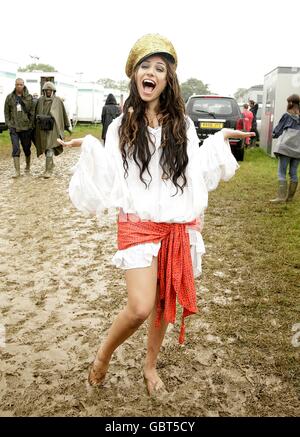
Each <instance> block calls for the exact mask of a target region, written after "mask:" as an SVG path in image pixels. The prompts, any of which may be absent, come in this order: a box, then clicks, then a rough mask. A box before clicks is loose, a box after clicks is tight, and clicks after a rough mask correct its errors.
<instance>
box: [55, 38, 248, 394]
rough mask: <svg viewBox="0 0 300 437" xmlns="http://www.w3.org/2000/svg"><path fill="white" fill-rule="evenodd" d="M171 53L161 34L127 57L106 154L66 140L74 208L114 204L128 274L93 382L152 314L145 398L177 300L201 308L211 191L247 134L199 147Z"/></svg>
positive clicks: (121, 261) (119, 256) (229, 171)
mask: <svg viewBox="0 0 300 437" xmlns="http://www.w3.org/2000/svg"><path fill="white" fill-rule="evenodd" d="M176 67H177V55H176V52H175V49H174V47H173V45H172V44H171V43H170V41H168V40H167V39H166V38H164V37H162V36H160V35H156V34H149V35H145V36H143V37H142V38H141V39H139V40H138V41H137V42H136V44H135V45H134V46H133V48H132V49H131V51H130V53H129V57H128V60H127V64H126V73H127V75H128V77H129V78H130V94H129V97H128V99H127V100H126V102H125V105H124V110H123V115H122V116H120V117H119V118H118V119H116V120H114V121H113V122H112V124H111V125H110V126H109V129H108V132H107V136H106V147H105V149H104V148H103V147H102V148H101V147H99V145H98V144H97V140H96V139H93V137H91V136H87V137H86V138H84V139H77V140H72V141H71V142H69V143H64V142H62V141H60V143H61V144H63V145H67V146H78V145H80V144H82V153H81V156H80V159H79V162H78V164H77V167H76V170H75V173H74V175H73V177H72V180H71V183H70V188H69V192H70V197H71V200H72V202H73V203H74V205H75V206H76V207H77V208H78V209H80V210H82V211H86V212H92V213H96V214H101V212H102V211H103V209H104V208H110V207H118V208H120V214H119V220H118V249H119V250H118V251H117V253H116V254H115V256H114V257H113V263H114V264H115V265H116V266H117V267H120V268H122V269H124V270H125V277H126V285H127V293H128V302H127V305H126V307H125V308H124V309H123V310H122V311H121V312H120V313H119V314H118V315H117V317H116V319H115V320H114V322H113V324H112V325H111V327H110V329H109V330H108V333H107V336H106V338H105V339H104V340H103V342H102V344H101V345H100V348H99V350H98V352H97V354H96V357H95V360H94V362H93V364H92V365H91V368H90V372H89V377H88V380H89V382H90V384H92V385H95V384H101V383H102V382H103V380H104V378H105V375H106V372H107V369H108V366H109V362H110V359H111V356H112V354H113V352H114V351H115V349H116V348H117V347H118V346H119V345H120V344H122V343H123V342H124V341H125V340H126V339H127V338H128V337H129V336H131V335H132V334H133V333H134V332H135V331H136V330H137V329H138V327H139V326H140V325H142V323H143V322H144V321H145V320H146V319H147V318H148V317H149V331H148V345H147V354H146V359H145V362H144V366H143V374H144V378H145V382H146V386H147V389H148V393H149V394H150V395H151V394H153V393H155V392H156V391H157V390H161V389H163V387H164V384H163V382H162V380H161V379H160V377H159V375H158V373H157V370H156V364H157V357H158V353H159V350H160V347H161V344H162V342H163V338H164V335H165V332H166V329H167V325H168V323H169V322H172V323H174V322H175V317H176V299H177V300H178V302H179V303H180V304H181V306H182V307H183V313H182V321H181V329H180V339H179V340H180V342H181V343H182V342H183V341H184V319H185V317H187V316H188V315H190V314H193V313H195V312H196V311H197V307H196V291H195V285H194V277H193V276H197V275H199V273H200V272H201V255H202V254H203V253H204V251H205V250H204V245H203V241H202V237H201V234H200V232H199V229H201V216H202V215H203V212H204V209H205V207H206V206H207V193H208V190H212V189H215V188H216V187H217V185H218V183H219V181H220V179H223V180H228V179H229V178H230V177H232V176H233V175H234V173H235V171H236V169H237V168H238V164H237V162H236V160H235V159H234V157H233V155H232V154H231V151H230V146H229V143H228V141H227V138H228V137H229V136H230V137H232V138H246V137H247V136H251V135H252V134H251V133H244V132H240V131H232V130H228V129H223V130H222V131H220V132H218V133H216V134H215V135H214V136H211V137H209V138H208V139H207V140H206V141H205V142H204V144H203V145H202V146H201V147H200V148H199V140H198V137H197V134H196V130H195V127H194V125H193V123H192V121H191V120H190V119H188V118H187V117H186V116H185V107H184V102H183V100H182V97H181V94H180V87H179V83H178V79H177V75H176Z"/></svg>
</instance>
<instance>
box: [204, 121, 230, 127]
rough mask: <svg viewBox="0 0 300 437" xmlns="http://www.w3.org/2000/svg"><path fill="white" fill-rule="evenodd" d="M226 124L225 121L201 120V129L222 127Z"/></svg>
mask: <svg viewBox="0 0 300 437" xmlns="http://www.w3.org/2000/svg"><path fill="white" fill-rule="evenodd" d="M223 126H224V123H213V122H211V123H205V122H203V121H201V123H200V129H222V128H223Z"/></svg>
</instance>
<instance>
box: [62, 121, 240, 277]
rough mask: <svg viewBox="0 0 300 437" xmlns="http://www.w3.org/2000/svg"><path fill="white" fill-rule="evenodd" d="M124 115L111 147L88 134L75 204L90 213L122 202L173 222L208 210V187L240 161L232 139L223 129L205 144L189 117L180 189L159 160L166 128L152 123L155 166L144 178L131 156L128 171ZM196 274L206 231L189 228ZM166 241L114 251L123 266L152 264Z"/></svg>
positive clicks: (75, 180)
mask: <svg viewBox="0 0 300 437" xmlns="http://www.w3.org/2000/svg"><path fill="white" fill-rule="evenodd" d="M121 120H122V115H121V116H120V117H118V118H116V119H115V120H114V121H113V122H112V123H111V124H110V126H109V128H108V131H107V135H106V142H105V148H104V147H103V146H102V144H101V143H100V141H99V140H97V139H96V138H94V137H93V136H91V135H87V136H86V137H85V138H84V140H83V143H82V146H81V154H80V158H79V161H78V163H77V164H76V166H75V168H74V174H73V176H72V178H71V181H70V186H69V195H70V198H71V201H72V203H73V204H74V206H75V207H76V208H77V209H79V210H80V211H83V212H85V213H92V214H96V215H98V216H99V215H101V213H102V211H103V210H104V209H106V208H121V209H122V210H123V211H124V212H125V213H135V214H137V215H138V216H139V217H140V218H141V219H143V220H150V221H154V222H168V223H186V222H190V221H192V220H194V219H195V218H198V217H202V218H203V216H204V210H205V208H206V207H207V201H208V192H209V191H211V190H214V189H215V188H216V187H217V186H218V184H219V182H220V180H225V181H227V180H229V179H230V178H231V177H232V176H233V175H234V174H235V171H236V170H237V169H238V167H239V165H238V163H237V161H236V160H235V158H234V156H233V155H232V153H231V149H230V145H229V142H228V140H226V141H225V140H224V136H223V133H222V132H220V131H219V132H217V133H216V134H214V135H211V136H209V137H208V138H207V139H206V140H205V141H204V143H203V144H202V146H201V147H199V139H198V136H197V133H196V129H195V126H194V124H193V122H192V120H191V119H190V118H187V139H188V143H187V154H188V158H189V162H188V165H187V168H186V177H187V185H186V186H185V188H184V189H183V193H182V192H181V190H178V192H177V194H175V193H176V189H175V187H174V185H173V183H172V181H170V180H165V179H162V169H161V166H160V164H159V160H160V156H161V150H162V149H161V133H162V128H161V127H158V128H156V129H153V128H151V127H148V129H149V133H150V135H151V136H152V138H153V143H154V144H155V151H153V152H154V153H153V155H152V157H151V160H150V163H149V172H150V174H151V176H152V180H151V182H150V176H149V175H148V173H147V172H145V173H144V174H143V178H144V179H145V181H146V182H149V183H150V184H149V185H148V187H147V188H146V187H145V184H144V183H143V182H142V181H141V180H140V176H139V168H138V166H137V165H136V164H135V162H134V161H133V159H129V158H127V162H128V176H127V178H125V177H124V168H123V160H122V156H121V153H120V149H119V135H118V128H119V126H120V124H121ZM189 234H190V244H191V254H192V260H193V266H194V274H195V276H198V275H199V274H200V273H201V256H202V255H203V253H204V252H205V249H204V244H203V240H202V236H201V234H200V232H198V231H196V230H189ZM159 248H160V243H146V244H141V245H138V246H134V247H131V248H129V249H125V250H121V251H118V252H117V253H116V255H115V256H114V257H113V263H114V264H115V265H116V266H117V267H120V268H124V269H126V268H136V267H147V266H149V265H151V262H152V256H157V253H158V251H159Z"/></svg>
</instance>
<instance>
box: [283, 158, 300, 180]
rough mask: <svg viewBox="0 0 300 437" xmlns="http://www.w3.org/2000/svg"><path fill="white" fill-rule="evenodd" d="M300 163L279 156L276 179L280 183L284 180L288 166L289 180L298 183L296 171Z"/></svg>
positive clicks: (294, 159) (296, 160)
mask: <svg viewBox="0 0 300 437" xmlns="http://www.w3.org/2000/svg"><path fill="white" fill-rule="evenodd" d="M299 163H300V159H296V158H290V157H289V156H284V155H280V156H279V164H278V179H279V180H280V181H285V180H286V172H287V168H288V165H289V166H290V168H289V175H290V178H291V182H298V176H297V169H298V165H299Z"/></svg>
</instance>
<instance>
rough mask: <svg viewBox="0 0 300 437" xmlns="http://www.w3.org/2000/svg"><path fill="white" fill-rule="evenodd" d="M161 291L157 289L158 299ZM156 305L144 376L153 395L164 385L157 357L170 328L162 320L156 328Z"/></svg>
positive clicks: (151, 322)
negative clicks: (158, 371)
mask: <svg viewBox="0 0 300 437" xmlns="http://www.w3.org/2000/svg"><path fill="white" fill-rule="evenodd" d="M158 293H159V289H157V297H158ZM156 315H157V312H156V305H155V307H154V308H153V311H152V313H151V315H150V317H149V330H148V344H147V354H146V359H145V363H144V376H145V379H146V383H147V389H148V392H149V394H150V395H151V394H152V393H153V392H154V391H157V390H159V389H161V388H162V387H163V386H164V384H163V382H162V380H161V379H160V377H159V375H158V373H157V370H156V365H157V357H158V354H159V351H160V348H161V345H162V342H163V339H164V336H165V333H166V330H167V327H168V324H167V323H166V322H165V321H164V320H161V324H160V327H159V328H157V327H156V326H155V320H156Z"/></svg>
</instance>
